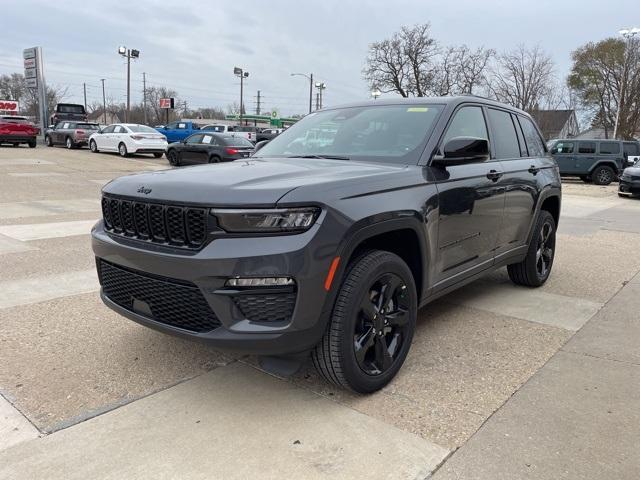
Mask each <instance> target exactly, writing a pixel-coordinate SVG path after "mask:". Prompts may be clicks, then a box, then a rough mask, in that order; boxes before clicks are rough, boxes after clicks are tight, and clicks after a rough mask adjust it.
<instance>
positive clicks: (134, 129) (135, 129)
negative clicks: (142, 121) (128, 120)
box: [127, 125, 158, 133]
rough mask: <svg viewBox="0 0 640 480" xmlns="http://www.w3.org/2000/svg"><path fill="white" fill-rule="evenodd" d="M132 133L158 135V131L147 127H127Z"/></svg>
mask: <svg viewBox="0 0 640 480" xmlns="http://www.w3.org/2000/svg"><path fill="white" fill-rule="evenodd" d="M127 127H128V128H129V130H131V131H132V132H144V133H158V131H157V130H155V129H154V128H151V127H147V126H146V125H127Z"/></svg>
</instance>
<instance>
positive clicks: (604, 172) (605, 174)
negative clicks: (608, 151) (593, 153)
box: [591, 165, 616, 185]
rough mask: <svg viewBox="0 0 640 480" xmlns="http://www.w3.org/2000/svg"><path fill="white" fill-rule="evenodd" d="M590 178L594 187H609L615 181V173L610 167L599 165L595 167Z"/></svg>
mask: <svg viewBox="0 0 640 480" xmlns="http://www.w3.org/2000/svg"><path fill="white" fill-rule="evenodd" d="M591 178H592V179H593V183H595V184H596V185H609V184H610V183H611V182H613V181H614V180H615V179H616V172H614V171H613V168H611V167H607V166H606V165H601V166H599V167H596V169H595V170H594V171H593V174H592V175H591Z"/></svg>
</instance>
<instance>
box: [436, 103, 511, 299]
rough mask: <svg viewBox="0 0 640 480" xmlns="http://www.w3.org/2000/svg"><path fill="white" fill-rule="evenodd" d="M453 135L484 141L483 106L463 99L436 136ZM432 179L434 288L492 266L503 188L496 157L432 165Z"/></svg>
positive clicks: (441, 143) (500, 217) (447, 138)
mask: <svg viewBox="0 0 640 480" xmlns="http://www.w3.org/2000/svg"><path fill="white" fill-rule="evenodd" d="M455 137H475V138H484V139H487V140H489V133H488V129H487V124H486V120H485V113H484V109H483V107H482V106H481V105H477V104H464V105H462V106H460V107H459V108H458V109H457V110H456V111H455V112H454V114H453V115H452V118H451V121H450V122H449V125H448V126H447V128H446V130H445V134H444V135H443V137H442V139H441V140H440V146H439V148H440V151H442V148H443V146H444V145H445V144H446V143H447V141H449V140H450V139H452V138H455ZM432 169H433V172H434V176H435V178H436V179H437V180H436V185H437V188H438V204H439V223H438V253H439V255H438V256H437V259H436V262H437V264H436V265H435V271H436V286H435V288H436V290H439V289H442V288H446V287H448V286H449V285H452V284H454V283H456V282H457V281H459V280H462V279H463V278H465V277H466V276H468V275H471V274H474V273H476V272H479V271H482V270H484V269H487V268H489V267H490V266H491V265H493V262H494V254H495V249H496V242H497V239H498V231H499V229H500V225H501V223H502V214H503V210H504V198H505V197H504V187H503V186H501V185H499V179H500V177H501V176H502V166H501V164H500V162H499V161H498V160H494V159H491V160H487V161H479V162H477V163H466V164H464V165H447V166H446V167H432Z"/></svg>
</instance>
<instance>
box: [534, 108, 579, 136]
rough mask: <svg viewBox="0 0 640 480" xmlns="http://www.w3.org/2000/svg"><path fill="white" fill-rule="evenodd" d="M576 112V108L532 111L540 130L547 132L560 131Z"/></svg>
mask: <svg viewBox="0 0 640 480" xmlns="http://www.w3.org/2000/svg"><path fill="white" fill-rule="evenodd" d="M574 114H575V112H574V110H534V111H532V112H531V116H532V117H533V118H534V120H535V121H536V123H537V124H538V126H539V127H540V130H542V131H543V132H545V133H547V132H548V133H553V132H560V131H561V130H562V129H563V128H564V126H565V125H566V123H567V122H568V121H569V119H570V118H571V116H573V115H574Z"/></svg>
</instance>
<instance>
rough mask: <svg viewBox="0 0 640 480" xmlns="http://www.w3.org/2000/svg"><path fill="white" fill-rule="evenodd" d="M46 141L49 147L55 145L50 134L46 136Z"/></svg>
mask: <svg viewBox="0 0 640 480" xmlns="http://www.w3.org/2000/svg"><path fill="white" fill-rule="evenodd" d="M44 142H45V143H46V144H47V147H53V140H51V137H50V136H49V135H47V136H46V137H44Z"/></svg>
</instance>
